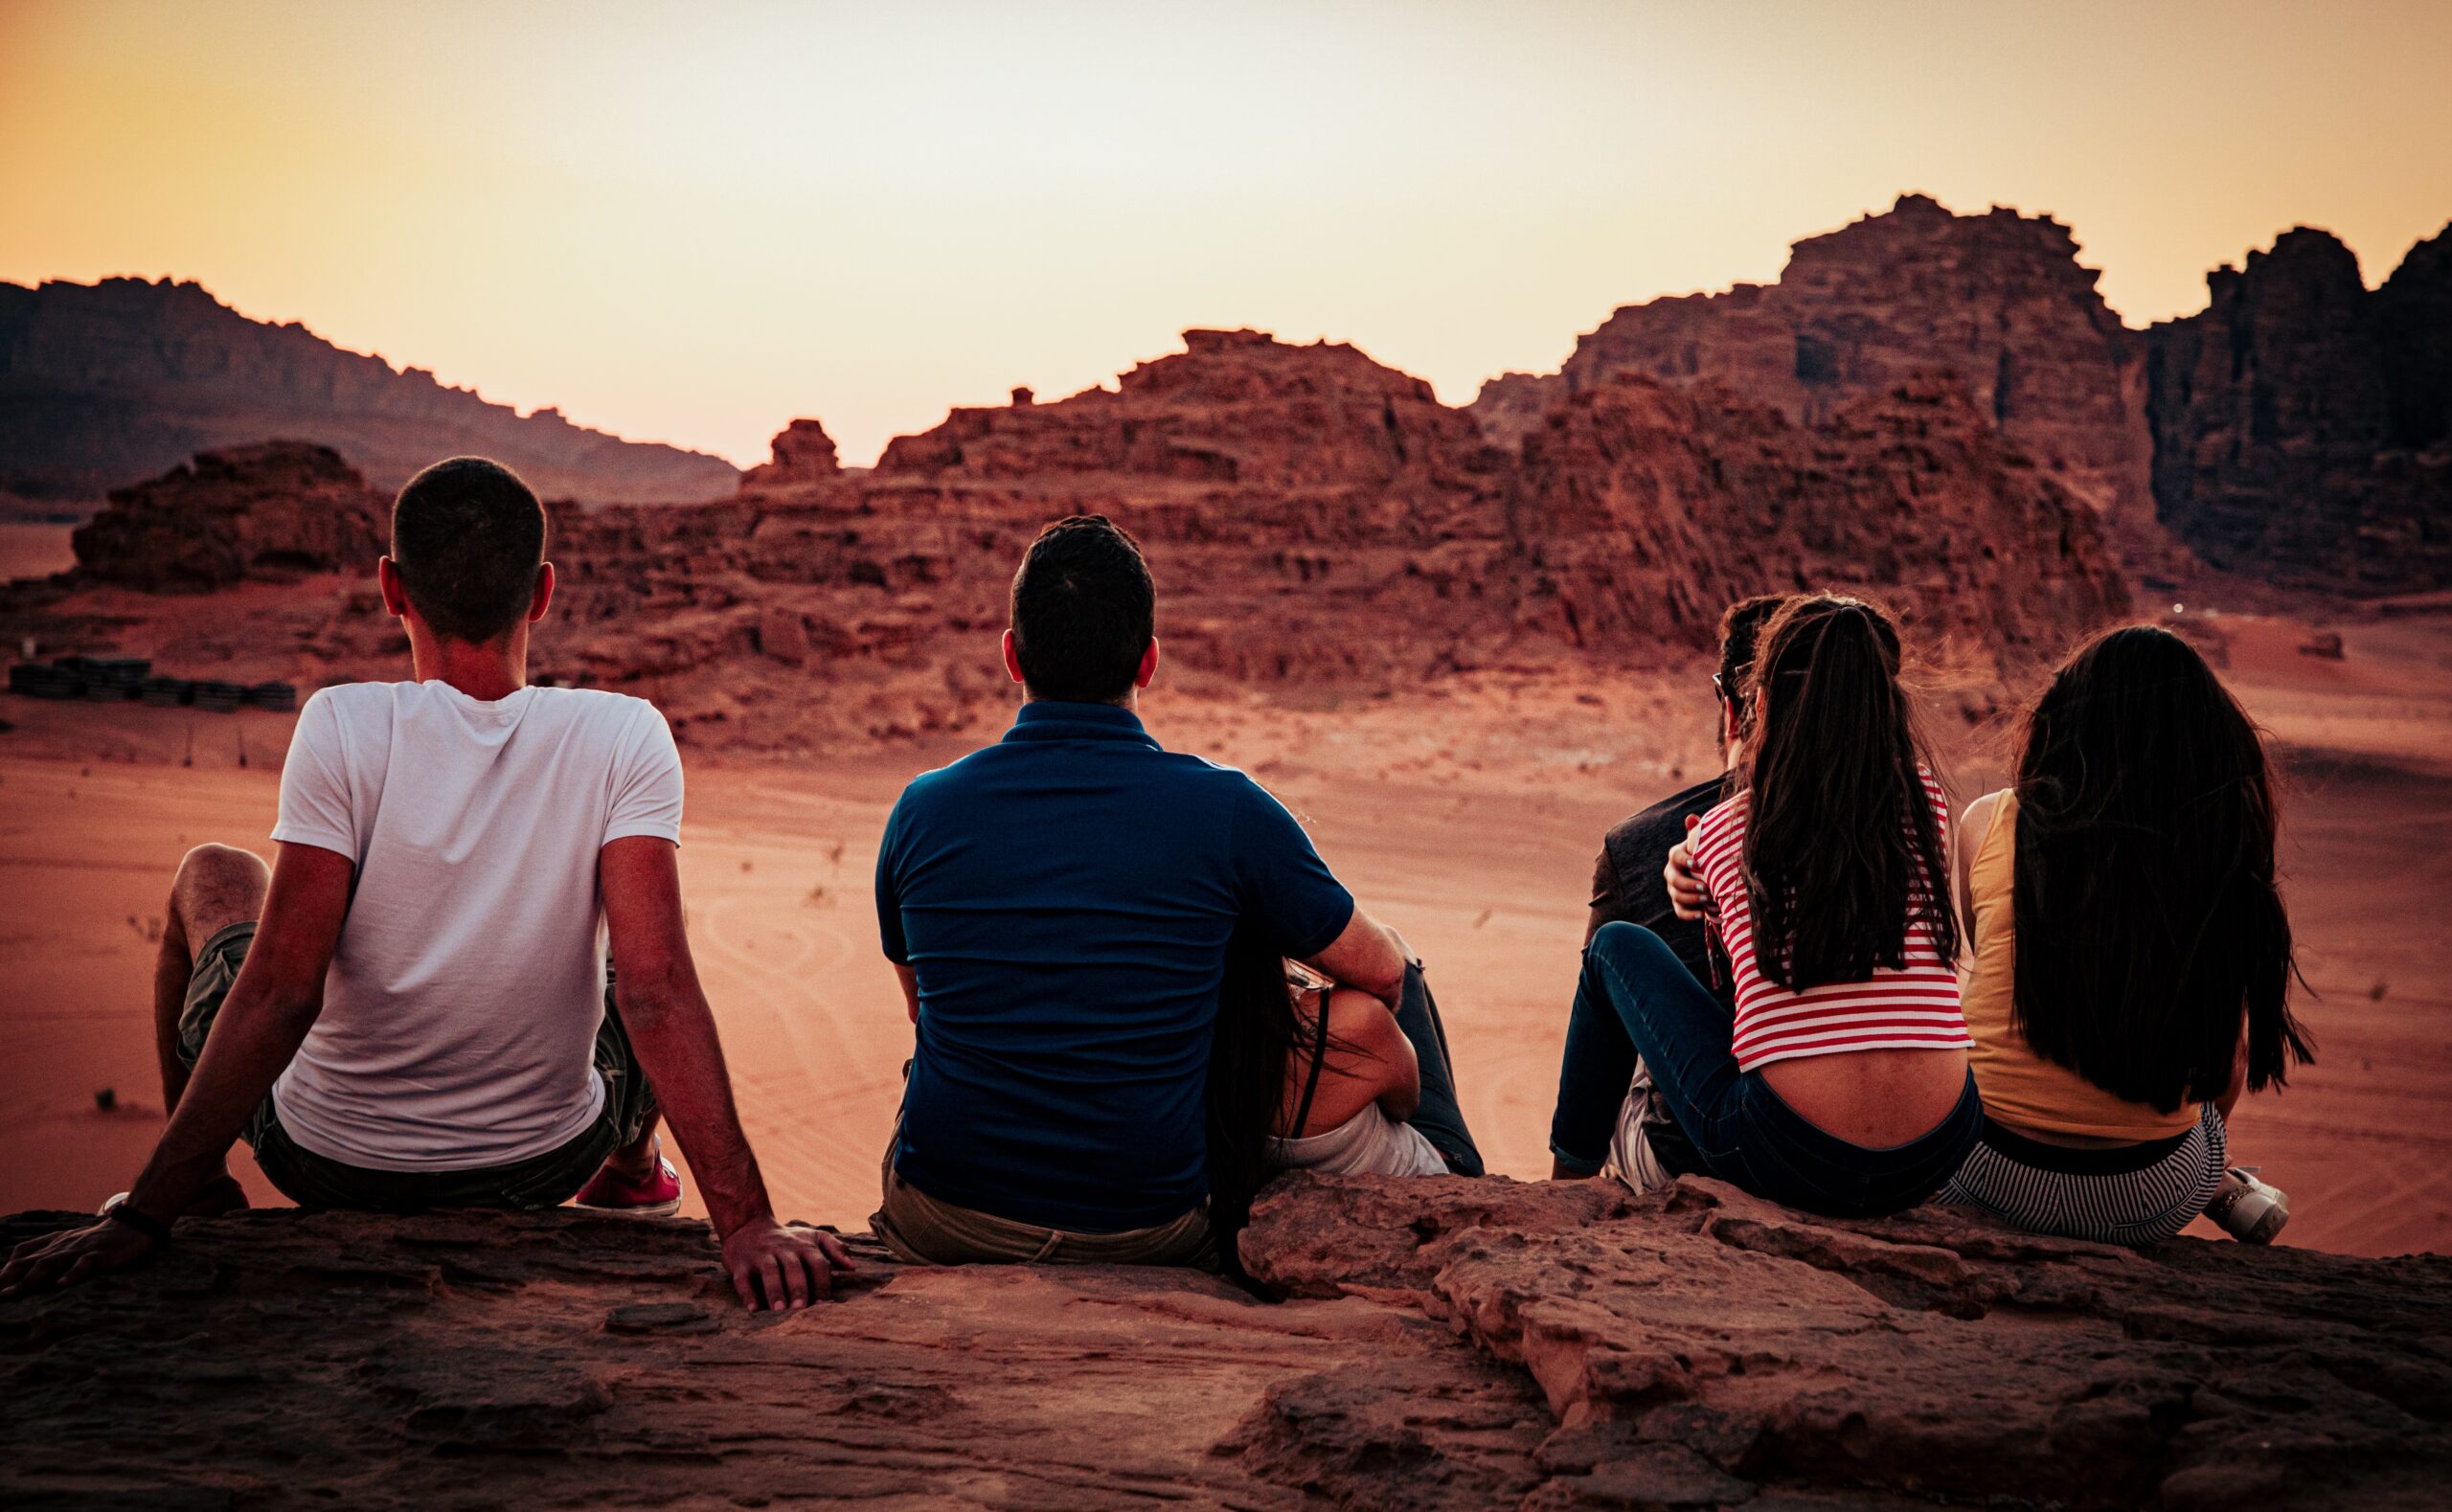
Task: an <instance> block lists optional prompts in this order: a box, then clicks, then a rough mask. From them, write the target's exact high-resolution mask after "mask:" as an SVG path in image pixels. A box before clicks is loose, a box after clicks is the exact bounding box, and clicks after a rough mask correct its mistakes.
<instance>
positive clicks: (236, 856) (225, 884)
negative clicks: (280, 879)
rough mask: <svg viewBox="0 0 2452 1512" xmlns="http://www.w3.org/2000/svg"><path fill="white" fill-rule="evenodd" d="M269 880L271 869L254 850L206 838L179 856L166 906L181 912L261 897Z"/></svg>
mask: <svg viewBox="0 0 2452 1512" xmlns="http://www.w3.org/2000/svg"><path fill="white" fill-rule="evenodd" d="M271 879H272V871H271V869H269V868H268V867H266V866H265V865H264V863H263V858H262V857H261V856H259V855H257V854H256V853H255V852H254V851H252V850H241V849H239V848H238V846H221V845H216V844H214V843H212V842H210V841H207V842H206V843H205V844H203V845H201V846H196V847H195V848H194V849H193V850H191V851H189V852H188V853H187V854H186V855H184V856H181V857H180V858H179V869H178V872H177V873H176V875H174V876H173V877H172V878H171V879H170V906H171V907H172V908H173V909H176V910H178V911H180V912H181V913H182V914H184V913H186V912H188V911H189V910H190V909H191V908H192V907H193V906H194V905H196V904H200V903H206V902H211V903H215V904H220V905H224V906H227V905H228V904H230V903H232V902H234V901H238V902H241V903H243V901H244V900H246V899H249V898H260V897H261V896H262V894H263V891H264V888H265V886H266V884H268V883H269V882H270V881H271Z"/></svg>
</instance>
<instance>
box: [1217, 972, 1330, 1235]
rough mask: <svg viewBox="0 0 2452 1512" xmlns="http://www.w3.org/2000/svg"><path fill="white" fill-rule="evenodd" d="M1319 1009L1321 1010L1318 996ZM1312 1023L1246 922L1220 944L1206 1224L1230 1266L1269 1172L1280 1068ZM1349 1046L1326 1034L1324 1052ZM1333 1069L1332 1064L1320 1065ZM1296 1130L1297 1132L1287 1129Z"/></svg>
mask: <svg viewBox="0 0 2452 1512" xmlns="http://www.w3.org/2000/svg"><path fill="white" fill-rule="evenodd" d="M1320 1011H1321V1012H1323V1013H1325V1012H1327V1011H1328V1004H1327V1001H1326V999H1325V997H1324V998H1323V1000H1322V1002H1321V1004H1320ZM1318 1036H1319V1024H1318V1022H1317V1021H1316V1020H1314V1019H1311V1018H1310V1017H1308V1016H1307V1015H1305V1013H1304V1012H1303V1011H1302V1008H1301V1006H1300V1004H1298V1003H1297V1002H1296V1001H1295V996H1294V988H1293V986H1292V984H1291V983H1289V982H1287V981H1286V980H1285V959H1284V958H1283V957H1282V956H1280V955H1278V954H1277V953H1276V952H1275V951H1273V950H1270V949H1269V948H1268V947H1266V946H1265V945H1262V944H1261V943H1260V940H1259V939H1258V938H1257V937H1255V936H1254V935H1253V934H1252V932H1251V931H1250V930H1249V929H1248V928H1244V929H1237V931H1236V932H1235V937H1234V939H1233V940H1232V941H1231V942H1230V943H1229V944H1228V945H1227V947H1226V974H1225V977H1224V980H1223V981H1222V982H1220V983H1219V985H1218V990H1217V1024H1216V1027H1215V1028H1214V1029H1213V1030H1212V1031H1211V1037H1210V1048H1209V1088H1208V1119H1209V1227H1210V1231H1211V1232H1212V1233H1214V1234H1215V1235H1216V1236H1217V1249H1218V1252H1219V1254H1220V1255H1222V1256H1224V1257H1225V1258H1226V1260H1227V1263H1228V1265H1229V1267H1230V1268H1237V1267H1236V1265H1235V1260H1234V1254H1235V1235H1237V1234H1238V1233H1240V1232H1241V1231H1242V1230H1243V1225H1244V1224H1245V1223H1246V1222H1247V1221H1249V1219H1250V1217H1251V1210H1252V1199H1253V1198H1254V1197H1256V1196H1258V1195H1259V1193H1260V1187H1261V1186H1262V1185H1266V1184H1267V1182H1268V1179H1269V1178H1270V1177H1271V1176H1273V1175H1275V1174H1276V1169H1275V1167H1274V1166H1272V1165H1271V1164H1270V1163H1269V1159H1268V1141H1269V1140H1270V1138H1271V1137H1272V1136H1274V1135H1275V1134H1276V1133H1277V1120H1278V1117H1279V1115H1280V1114H1281V1113H1282V1112H1283V1111H1285V1094H1286V1071H1287V1068H1289V1067H1290V1066H1292V1065H1293V1064H1294V1057H1295V1053H1296V1051H1297V1050H1298V1049H1308V1048H1309V1047H1310V1046H1312V1045H1315V1044H1317V1043H1318ZM1350 1048H1351V1047H1350V1046H1348V1045H1347V1044H1346V1042H1345V1041H1343V1040H1341V1039H1333V1038H1332V1039H1330V1040H1329V1042H1328V1049H1329V1051H1330V1054H1331V1057H1333V1054H1334V1052H1335V1051H1336V1050H1338V1049H1350ZM1323 1074H1325V1075H1337V1074H1339V1072H1338V1071H1337V1069H1336V1068H1335V1067H1334V1066H1333V1065H1332V1066H1330V1067H1328V1069H1327V1071H1326V1072H1323ZM1294 1132H1295V1133H1296V1134H1300V1133H1301V1132H1302V1131H1301V1130H1299V1129H1297V1130H1295V1131H1294ZM1237 1269H1239V1268H1237Z"/></svg>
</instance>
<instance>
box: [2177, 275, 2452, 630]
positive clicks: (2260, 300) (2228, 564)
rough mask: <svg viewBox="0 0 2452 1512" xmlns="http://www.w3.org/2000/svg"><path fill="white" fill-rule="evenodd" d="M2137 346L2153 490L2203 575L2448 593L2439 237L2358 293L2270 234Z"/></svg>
mask: <svg viewBox="0 0 2452 1512" xmlns="http://www.w3.org/2000/svg"><path fill="white" fill-rule="evenodd" d="M2206 283H2207V289H2208V294H2209V303H2208V305H2207V307H2206V308H2205V309H2204V310H2203V311H2202V312H2200V313H2198V314H2195V315H2191V316H2188V317H2186V318H2185V319H2181V320H2175V321H2167V322H2164V323H2163V324H2161V325H2158V326H2156V327H2153V329H2152V330H2151V331H2150V332H2149V333H2148V336H2147V341H2148V346H2149V348H2150V351H2151V357H2150V364H2149V395H2148V400H2147V410H2148V415H2149V417H2150V419H2151V423H2152V426H2153V433H2154V441H2155V448H2154V474H2153V480H2154V496H2155V504H2156V507H2157V509H2158V511H2159V512H2160V514H2161V517H2162V520H2163V523H2164V524H2166V525H2167V526H2168V527H2169V528H2170V529H2171V530H2173V531H2175V532H2176V533H2177V534H2178V535H2179V536H2180V538H2181V539H2183V540H2184V541H2186V542H2187V543H2188V544H2189V545H2190V546H2191V547H2192V548H2193V549H2194V550H2195V551H2196V552H2197V553H2199V554H2200V555H2202V556H2203V557H2205V559H2206V560H2208V561H2210V562H2212V563H2214V565H2215V566H2217V567H2222V568H2226V569H2230V570H2232V571H2236V572H2242V573H2247V574H2251V575H2257V576H2262V577H2267V578H2271V579H2273V580H2275V581H2278V582H2282V583H2286V584H2291V585H2295V586H2301V587H2307V588H2316V589H2323V590H2329V591H2337V592H2344V593H2350V594H2361V595H2366V594H2382V593H2396V592H2411V591H2423V590H2428V589H2434V588H2440V587H2443V586H2445V585H2447V584H2452V233H2447V234H2446V235H2445V236H2441V237H2436V238H2435V240H2433V241H2431V242H2422V243H2420V244H2419V245H2418V248H2417V249H2416V250H2414V251H2413V252H2412V253H2411V254H2410V257H2409V259H2408V260H2407V261H2406V262H2405V263H2404V264H2403V266H2402V267H2401V269H2400V270H2399V271H2398V272H2396V273H2395V274H2394V276H2393V278H2392V279H2391V280H2389V281H2388V282H2386V283H2385V285H2384V287H2383V288H2381V289H2379V290H2376V291H2374V292H2373V293H2370V292H2369V291H2368V288H2367V286H2366V283H2365V282H2363V281H2362V280H2361V278H2360V276H2359V271H2358V260H2357V258H2356V257H2355V256H2353V255H2352V254H2351V252H2350V249H2349V248H2348V247H2345V246H2343V245H2342V244H2341V242H2340V241H2339V240H2338V239H2336V238H2335V237H2332V236H2330V235H2328V234H2327V233H2325V232H2322V231H2311V230H2308V229H2306V228H2304V227H2301V228H2299V229H2298V230H2295V231H2291V232H2288V233H2285V234H2284V235H2283V236H2282V237H2281V238H2280V239H2279V240H2277V241H2276V242H2275V243H2274V245H2273V249H2272V251H2270V252H2257V253H2251V254H2249V256H2248V259H2247V265H2246V267H2245V268H2244V269H2237V270H2235V269H2231V268H2227V267H2226V268H2221V269H2218V270H2216V271H2215V272H2214V273H2213V274H2212V275H2210V276H2209V277H2208V279H2207V281H2206Z"/></svg>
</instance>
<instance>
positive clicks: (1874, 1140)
mask: <svg viewBox="0 0 2452 1512" xmlns="http://www.w3.org/2000/svg"><path fill="white" fill-rule="evenodd" d="M1762 1079H1763V1080H1764V1081H1765V1082H1768V1083H1769V1084H1770V1087H1771V1090H1772V1091H1773V1092H1776V1093H1778V1094H1779V1095H1780V1100H1781V1101H1782V1102H1784V1103H1786V1104H1787V1105H1788V1106H1789V1107H1790V1108H1793V1109H1795V1110H1796V1112H1797V1113H1798V1114H1800V1115H1801V1116H1803V1117H1804V1118H1805V1121H1807V1122H1809V1123H1811V1124H1812V1125H1813V1126H1814V1127H1816V1128H1818V1129H1820V1130H1821V1131H1822V1132H1823V1133H1825V1134H1828V1135H1830V1136H1831V1137H1832V1138H1834V1139H1841V1140H1847V1141H1848V1142H1849V1143H1850V1144H1861V1145H1863V1146H1865V1147H1866V1148H1868V1149H1887V1148H1889V1147H1890V1146H1892V1145H1897V1144H1905V1143H1908V1142H1909V1141H1910V1140H1917V1139H1920V1138H1922V1137H1923V1136H1925V1135H1927V1134H1930V1133H1932V1132H1933V1130H1935V1129H1936V1128H1939V1127H1940V1126H1941V1120H1942V1119H1944V1118H1946V1117H1949V1115H1950V1110H1951V1109H1953V1108H1955V1107H1957V1106H1958V1100H1959V1097H1960V1096H1961V1095H1963V1094H1964V1091H1965V1089H1966V1051H1964V1050H1963V1049H1929V1050H1924V1049H1872V1050H1850V1051H1848V1052H1847V1053H1844V1054H1838V1055H1810V1056H1806V1057H1805V1058H1803V1059H1800V1060H1783V1061H1775V1062H1773V1063H1772V1064H1770V1065H1768V1066H1765V1067H1763V1068H1762Z"/></svg>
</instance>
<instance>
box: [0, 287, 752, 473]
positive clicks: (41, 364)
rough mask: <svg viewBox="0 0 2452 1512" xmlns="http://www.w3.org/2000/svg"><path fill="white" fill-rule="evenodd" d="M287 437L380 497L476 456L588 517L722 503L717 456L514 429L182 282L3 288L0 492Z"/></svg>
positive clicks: (146, 469) (539, 415)
mask: <svg viewBox="0 0 2452 1512" xmlns="http://www.w3.org/2000/svg"><path fill="white" fill-rule="evenodd" d="M284 437H303V438H306V439H307V440H315V441H321V442H323V443H325V444H327V445H329V446H331V447H333V448H334V449H335V450H337V451H338V452H340V454H341V455H342V456H344V457H346V458H347V459H348V460H349V461H350V462H351V463H354V464H355V465H356V466H357V467H358V469H359V470H360V471H362V472H364V473H365V474H366V475H367V477H368V478H369V479H370V480H371V481H372V482H373V483H374V484H375V486H376V487H378V488H381V489H385V490H390V489H394V488H397V487H398V486H399V485H401V484H402V483H404V482H406V481H407V479H408V477H409V475H410V474H412V473H414V472H416V471H417V470H418V469H419V468H420V467H422V466H424V465H425V464H426V463H430V462H434V461H436V460H437V459H439V458H443V457H448V456H453V455H457V454H461V453H467V452H476V453H481V454H483V455H486V456H489V457H493V458H496V459H498V460H499V461H502V462H505V463H510V464H511V466H512V467H514V468H516V469H518V470H519V472H520V473H521V474H522V475H523V476H525V477H526V478H527V479H528V481H529V482H530V483H531V484H533V485H534V486H535V487H536V488H537V489H538V491H540V492H543V493H546V494H550V495H555V496H557V497H568V498H576V499H583V500H587V501H589V502H591V503H632V504H647V503H665V502H672V501H691V500H702V499H711V498H715V497H718V496H720V495H723V494H727V493H730V492H731V491H732V490H733V487H734V485H735V484H736V483H737V481H738V478H739V473H738V469H736V468H735V467H734V466H733V465H732V464H731V463H727V462H725V461H723V460H722V459H721V458H718V457H710V456H707V455H705V454H704V453H700V452H692V451H683V450H681V449H679V448H677V447H672V446H661V445H652V444H646V443H641V442H634V441H625V440H622V439H621V438H620V437H618V436H608V435H606V434H605V433H604V432H602V431H594V430H589V429H587V428H586V427H584V426H579V425H574V424H572V423H571V422H570V421H568V420H566V419H564V418H563V417H561V415H560V413H559V412H557V411H555V410H539V411H537V412H536V413H535V414H534V415H530V416H526V417H522V416H521V415H520V414H519V413H518V412H517V411H515V410H513V409H511V407H510V406H509V405H504V404H489V403H488V402H486V401H485V400H484V399H482V398H480V397H478V396H477V395H475V394H474V393H472V392H470V391H468V390H465V389H451V388H445V387H443V385H442V384H440V383H438V382H437V381H435V377H434V374H433V373H431V372H425V371H423V370H422V369H418V368H410V369H407V370H405V371H398V370H395V369H394V368H393V367H392V366H391V365H390V364H389V363H387V362H385V361H384V360H383V359H382V358H380V357H372V356H365V355H361V354H359V353H356V352H351V351H344V350H341V349H339V348H337V347H335V346H333V345H332V344H331V343H329V342H328V341H326V340H324V339H323V338H322V337H320V336H317V335H316V334H315V333H314V332H312V331H310V330H308V329H306V327H304V326H299V325H294V324H293V325H286V326H273V325H267V324H264V323H262V322H260V321H252V320H249V319H247V318H246V317H245V316H243V315H240V314H239V313H238V311H236V310H234V309H232V308H230V307H229V306H228V305H224V304H222V303H221V302H220V301H218V300H216V299H215V298H214V297H213V296H212V295H211V294H209V293H207V292H206V291H205V290H204V288H203V287H202V286H201V285H198V284H195V283H173V282H170V281H168V280H164V281H163V282H158V283H148V282H145V281H144V280H142V279H105V280H103V281H102V282H100V283H93V284H84V283H67V282H48V283H44V284H42V285H40V286H39V287H36V288H27V287H25V286H23V285H21V284H15V283H0V490H5V491H9V492H14V493H17V494H21V495H24V496H26V497H28V498H36V499H64V500H77V501H84V500H95V499H100V498H102V495H103V494H104V493H106V492H108V491H109V490H110V489H112V488H115V487H118V486H120V485H125V484H130V483H134V482H136V481H137V480H139V479H142V478H148V477H151V476H153V475H154V474H157V473H160V472H163V471H164V470H166V469H168V468H170V467H172V466H175V465H177V464H178V463H183V462H185V461H186V460H187V459H188V458H189V456H190V455H192V454H193V453H195V452H200V451H209V450H214V449H217V448H221V447H227V446H237V445H246V444H251V443H253V442H257V441H262V440H274V439H276V438H284Z"/></svg>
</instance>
